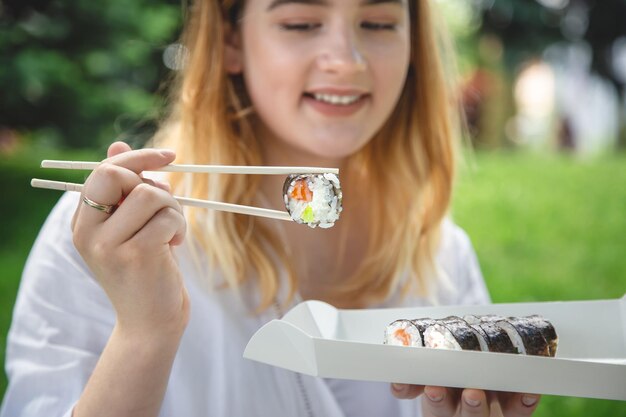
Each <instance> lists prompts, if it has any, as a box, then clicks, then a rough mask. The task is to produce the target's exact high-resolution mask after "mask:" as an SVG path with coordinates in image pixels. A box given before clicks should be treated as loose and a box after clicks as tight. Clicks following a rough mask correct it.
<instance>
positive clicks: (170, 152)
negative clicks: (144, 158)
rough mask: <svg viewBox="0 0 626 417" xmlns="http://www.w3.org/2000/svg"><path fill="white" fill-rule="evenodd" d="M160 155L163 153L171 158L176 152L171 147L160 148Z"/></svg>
mask: <svg viewBox="0 0 626 417" xmlns="http://www.w3.org/2000/svg"><path fill="white" fill-rule="evenodd" d="M161 155H163V156H164V157H166V158H171V157H173V156H174V155H176V153H175V152H174V151H173V150H171V149H161Z"/></svg>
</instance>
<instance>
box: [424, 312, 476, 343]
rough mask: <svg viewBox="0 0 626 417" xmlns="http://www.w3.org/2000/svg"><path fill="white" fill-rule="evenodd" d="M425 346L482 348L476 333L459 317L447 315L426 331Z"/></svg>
mask: <svg viewBox="0 0 626 417" xmlns="http://www.w3.org/2000/svg"><path fill="white" fill-rule="evenodd" d="M424 346H426V347H430V348H435V349H452V350H480V343H479V341H478V337H477V336H476V333H475V332H474V331H473V330H472V329H471V328H470V327H469V325H468V324H467V323H466V322H465V321H464V320H462V319H460V318H458V317H446V318H445V319H441V320H438V321H437V323H436V324H433V325H432V326H430V327H428V329H426V331H425V332H424Z"/></svg>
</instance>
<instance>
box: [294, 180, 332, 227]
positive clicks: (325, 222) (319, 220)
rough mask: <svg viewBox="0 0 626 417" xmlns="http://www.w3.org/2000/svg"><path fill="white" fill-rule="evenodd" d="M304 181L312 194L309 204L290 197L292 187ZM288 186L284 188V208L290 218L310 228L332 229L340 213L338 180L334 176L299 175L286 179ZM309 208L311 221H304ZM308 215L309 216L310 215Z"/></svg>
mask: <svg viewBox="0 0 626 417" xmlns="http://www.w3.org/2000/svg"><path fill="white" fill-rule="evenodd" d="M300 180H305V181H306V184H307V186H308V188H309V190H310V192H311V194H312V199H311V201H310V202H307V201H302V200H298V199H295V198H292V197H291V192H292V191H293V187H294V185H295V184H296V183H297V182H298V181H300ZM288 181H290V184H289V186H288V187H285V189H286V190H285V191H286V192H285V194H284V200H285V206H286V208H287V211H288V212H289V214H290V215H291V218H292V219H293V220H294V221H296V222H298V223H302V224H306V225H307V226H309V227H311V228H315V227H317V226H319V227H321V228H329V227H332V226H333V225H334V224H335V222H336V221H337V220H338V219H339V214H340V213H341V210H342V207H341V198H342V193H341V188H340V184H339V178H338V177H337V176H336V175H335V174H328V173H326V174H316V175H299V176H295V177H290V178H288ZM308 207H310V209H309V210H310V211H311V213H312V217H313V218H312V220H311V219H306V217H307V214H306V213H305V210H307V208H308ZM311 213H310V214H311Z"/></svg>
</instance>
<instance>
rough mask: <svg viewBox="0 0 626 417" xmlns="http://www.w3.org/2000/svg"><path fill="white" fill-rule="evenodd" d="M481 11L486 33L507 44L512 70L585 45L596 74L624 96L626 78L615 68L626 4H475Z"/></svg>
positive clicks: (625, 27)
mask: <svg viewBox="0 0 626 417" xmlns="http://www.w3.org/2000/svg"><path fill="white" fill-rule="evenodd" d="M472 3H474V4H475V5H476V7H477V8H478V10H480V20H481V24H480V26H479V30H480V33H481V34H489V35H493V36H497V37H498V38H500V39H501V40H502V43H503V44H505V45H506V49H505V58H506V62H507V63H508V64H509V66H510V67H513V66H515V65H519V63H520V62H524V61H526V60H528V59H529V58H531V57H533V56H540V55H541V53H542V52H543V50H544V49H545V48H546V46H547V45H549V44H551V43H555V42H571V43H577V42H585V43H587V44H588V45H589V46H590V48H591V50H592V51H593V56H592V62H591V69H592V71H594V72H596V73H597V74H598V75H600V76H602V77H603V78H605V79H608V80H609V81H611V83H613V85H614V86H615V87H616V88H617V90H618V92H619V93H620V94H621V95H622V97H623V96H624V92H625V91H624V88H625V86H626V79H624V78H623V76H622V75H621V74H619V73H618V71H617V69H616V68H615V65H614V64H615V62H614V60H615V56H614V54H613V48H614V45H615V42H616V41H617V40H619V39H620V38H624V37H626V1H625V0H535V1H529V0H472Z"/></svg>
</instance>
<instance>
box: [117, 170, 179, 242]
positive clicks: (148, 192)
mask: <svg viewBox="0 0 626 417" xmlns="http://www.w3.org/2000/svg"><path fill="white" fill-rule="evenodd" d="M144 181H145V180H144ZM164 208H171V209H172V210H174V211H176V212H178V213H179V214H180V215H181V217H182V212H183V210H182V208H181V207H180V204H178V202H177V201H176V200H174V198H173V197H172V196H171V195H170V194H169V193H168V192H167V191H164V190H162V189H160V188H157V187H154V186H152V185H149V184H147V183H145V182H144V183H142V184H138V185H137V186H136V187H134V188H133V189H132V191H131V192H130V193H129V194H128V195H127V196H126V198H125V199H124V204H122V205H120V206H119V208H118V209H117V211H116V212H115V213H114V214H113V216H112V217H116V218H117V219H118V220H117V221H115V222H110V223H107V226H106V230H107V234H108V236H109V238H110V239H111V241H112V242H117V243H119V244H121V243H123V242H125V241H127V240H129V239H131V238H132V237H133V236H134V235H135V234H136V233H137V232H138V231H139V230H140V229H141V228H143V227H144V225H147V224H148V222H150V220H151V219H152V217H153V216H155V215H156V213H158V212H159V211H160V210H162V209H164ZM168 241H169V240H168ZM168 241H166V242H168ZM158 243H162V242H161V241H159V242H158Z"/></svg>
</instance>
